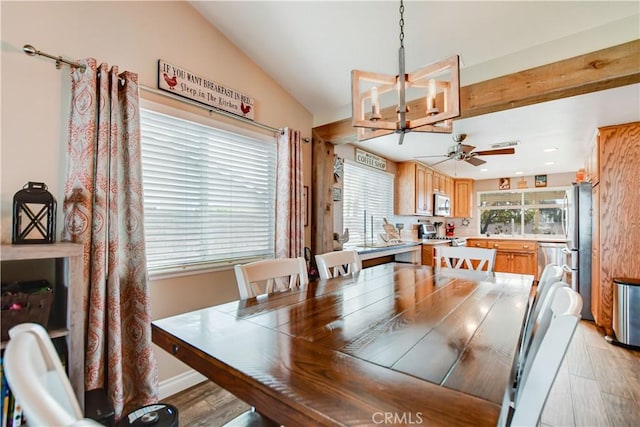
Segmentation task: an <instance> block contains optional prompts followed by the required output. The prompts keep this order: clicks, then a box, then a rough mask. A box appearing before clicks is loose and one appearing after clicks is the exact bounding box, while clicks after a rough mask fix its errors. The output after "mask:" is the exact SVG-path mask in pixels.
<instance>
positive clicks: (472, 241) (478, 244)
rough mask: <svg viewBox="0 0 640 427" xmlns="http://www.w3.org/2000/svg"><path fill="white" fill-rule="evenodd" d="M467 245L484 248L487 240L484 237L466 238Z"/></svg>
mask: <svg viewBox="0 0 640 427" xmlns="http://www.w3.org/2000/svg"><path fill="white" fill-rule="evenodd" d="M467 246H469V247H472V248H486V247H487V240H485V239H467Z"/></svg>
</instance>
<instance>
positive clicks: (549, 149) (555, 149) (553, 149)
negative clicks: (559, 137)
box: [543, 147, 558, 153]
mask: <svg viewBox="0 0 640 427" xmlns="http://www.w3.org/2000/svg"><path fill="white" fill-rule="evenodd" d="M543 151H544V152H545V153H552V152H554V151H558V147H551V148H545V149H544V150H543Z"/></svg>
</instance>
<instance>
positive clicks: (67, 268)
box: [1, 243, 86, 408]
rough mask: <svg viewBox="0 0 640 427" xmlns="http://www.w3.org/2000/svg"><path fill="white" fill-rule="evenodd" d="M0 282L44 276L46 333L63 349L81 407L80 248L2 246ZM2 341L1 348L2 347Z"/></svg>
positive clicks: (68, 245) (82, 295)
mask: <svg viewBox="0 0 640 427" xmlns="http://www.w3.org/2000/svg"><path fill="white" fill-rule="evenodd" d="M1 260H2V282H3V283H8V282H11V281H28V280H40V279H46V280H47V281H48V282H49V283H50V284H51V286H52V288H53V294H54V300H53V303H52V306H51V313H50V316H49V321H48V325H47V332H48V333H49V336H50V337H51V339H52V340H53V341H54V342H56V341H59V340H62V341H63V342H64V344H63V347H65V348H66V359H67V362H66V367H67V371H68V375H69V380H70V381H71V385H72V387H73V390H74V391H75V393H76V397H77V398H78V402H79V403H80V406H81V407H82V408H84V336H85V334H84V328H85V326H84V311H83V301H84V299H85V294H86V292H85V290H84V287H83V281H82V271H83V247H82V245H81V244H76V243H53V244H39V245H2V252H1ZM5 344H6V343H5V342H3V343H2V348H4V346H5Z"/></svg>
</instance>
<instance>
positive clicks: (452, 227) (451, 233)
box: [445, 222, 456, 237]
mask: <svg viewBox="0 0 640 427" xmlns="http://www.w3.org/2000/svg"><path fill="white" fill-rule="evenodd" d="M455 232H456V225H455V224H454V223H453V222H448V223H447V231H446V234H445V235H446V236H447V237H453V236H454V235H455Z"/></svg>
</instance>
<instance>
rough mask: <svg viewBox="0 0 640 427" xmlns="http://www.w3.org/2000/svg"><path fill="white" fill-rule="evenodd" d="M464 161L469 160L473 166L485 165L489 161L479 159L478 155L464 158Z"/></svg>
mask: <svg viewBox="0 0 640 427" xmlns="http://www.w3.org/2000/svg"><path fill="white" fill-rule="evenodd" d="M464 161H465V162H467V163H471V164H472V165H473V166H480V165H483V164H485V163H487V162H485V161H484V160H482V159H479V158H477V157H469V158H466V159H464Z"/></svg>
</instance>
